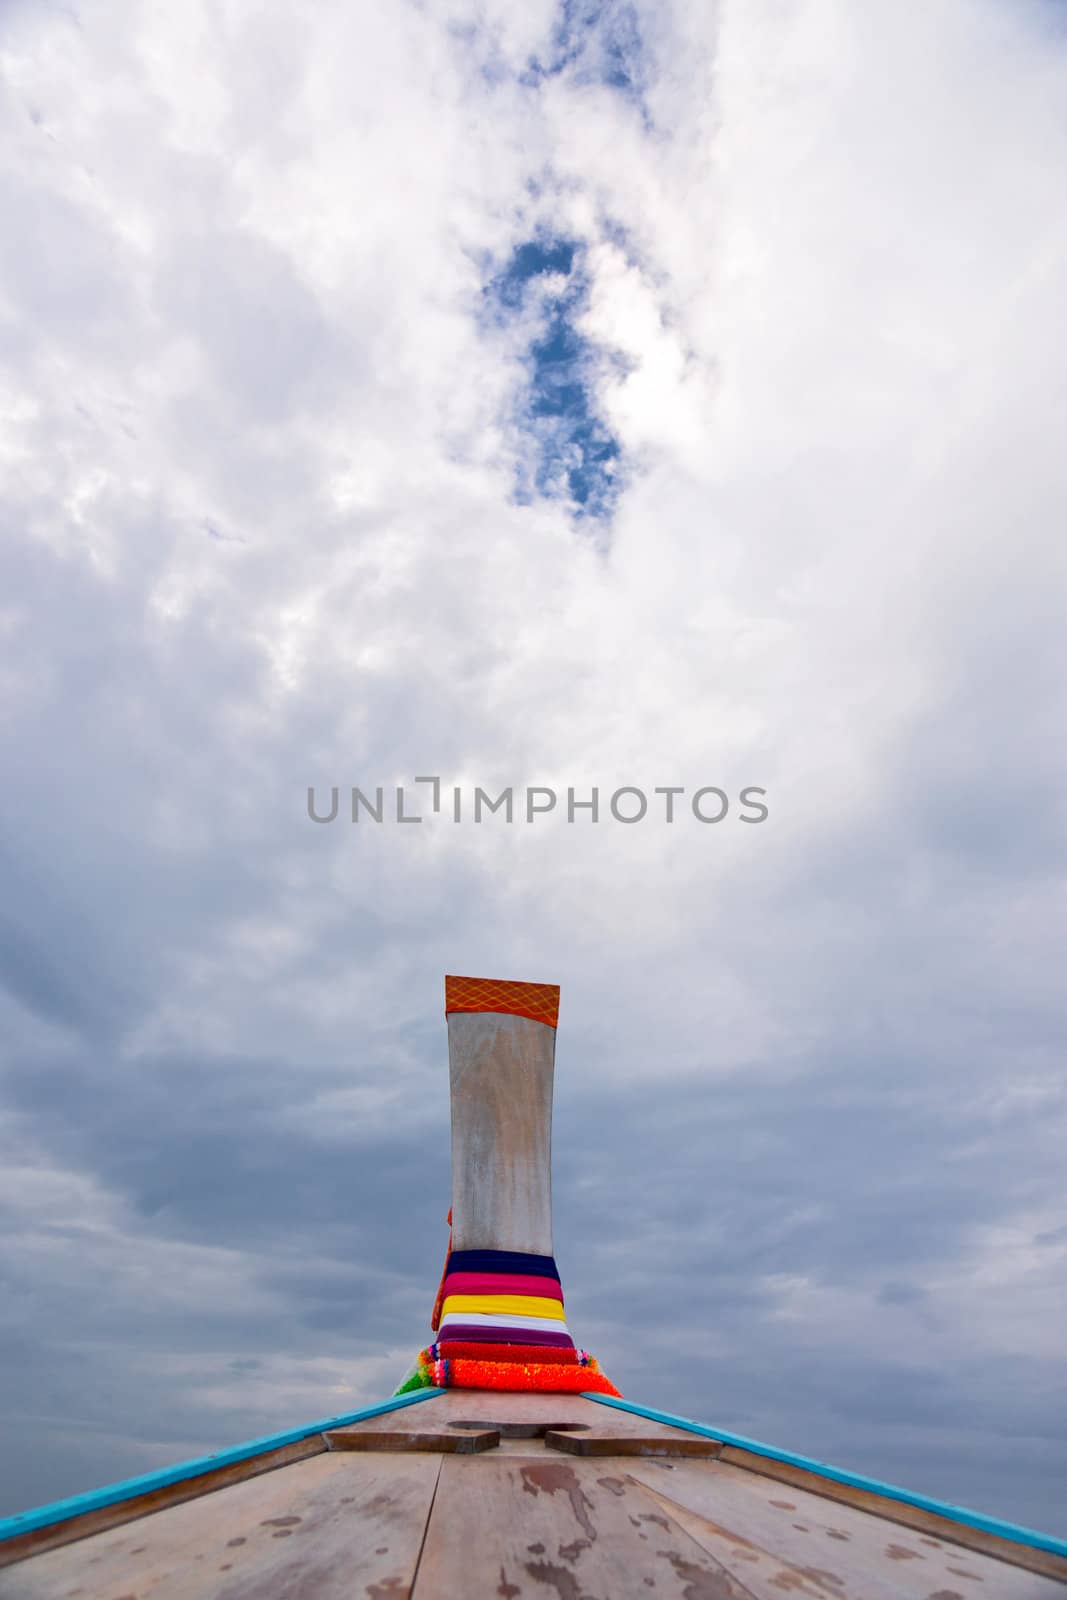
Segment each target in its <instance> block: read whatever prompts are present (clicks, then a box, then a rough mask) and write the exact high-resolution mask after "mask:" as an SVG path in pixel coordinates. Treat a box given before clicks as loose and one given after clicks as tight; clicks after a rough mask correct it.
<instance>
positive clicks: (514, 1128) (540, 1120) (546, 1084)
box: [448, 1011, 556, 1256]
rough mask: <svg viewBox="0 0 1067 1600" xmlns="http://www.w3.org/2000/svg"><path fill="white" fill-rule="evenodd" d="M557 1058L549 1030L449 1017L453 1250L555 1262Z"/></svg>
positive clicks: (513, 1020) (489, 1015) (506, 1020)
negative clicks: (517, 1253) (514, 1253)
mask: <svg viewBox="0 0 1067 1600" xmlns="http://www.w3.org/2000/svg"><path fill="white" fill-rule="evenodd" d="M555 1051H556V1030H555V1029H554V1028H550V1027H549V1026H548V1024H547V1023H544V1022H533V1021H531V1019H530V1018H529V1017H511V1016H500V1015H498V1014H497V1013H495V1012H485V1011H482V1012H475V1011H457V1012H452V1013H451V1014H450V1016H449V1018H448V1069H449V1083H450V1090H451V1102H452V1246H453V1249H456V1250H524V1251H528V1252H532V1253H533V1254H534V1255H546V1256H550V1255H551V1254H552V1174H551V1162H552V1074H553V1066H554V1062H555Z"/></svg>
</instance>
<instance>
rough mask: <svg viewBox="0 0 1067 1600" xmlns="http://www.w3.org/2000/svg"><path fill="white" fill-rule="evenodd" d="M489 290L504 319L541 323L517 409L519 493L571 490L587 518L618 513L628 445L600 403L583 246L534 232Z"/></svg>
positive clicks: (497, 316)
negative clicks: (587, 328)
mask: <svg viewBox="0 0 1067 1600" xmlns="http://www.w3.org/2000/svg"><path fill="white" fill-rule="evenodd" d="M484 293H485V296H486V301H487V304H488V308H489V310H490V312H491V315H492V317H493V319H494V320H495V321H496V322H497V324H498V325H506V324H508V323H509V322H511V321H513V320H520V319H521V321H522V322H524V323H525V322H528V323H529V326H530V328H531V338H530V342H529V345H528V346H527V350H526V355H525V360H524V366H525V372H526V379H525V383H524V384H523V387H522V391H521V393H520V395H519V398H518V401H517V404H516V410H515V422H516V425H517V428H518V431H519V434H520V438H521V440H522V448H521V450H520V453H519V462H518V465H517V468H516V483H515V498H516V500H518V501H519V502H520V503H521V504H529V503H531V502H532V501H533V500H534V499H536V498H538V497H542V498H548V499H564V500H566V501H567V502H568V504H569V506H570V508H571V510H572V513H573V514H574V515H575V516H576V517H577V518H590V517H591V518H597V519H600V520H606V519H608V518H610V516H611V514H612V512H613V510H614V508H615V503H616V501H617V500H618V496H619V492H620V489H621V486H622V480H621V475H620V467H621V450H620V447H619V442H618V440H617V439H616V438H615V437H614V435H613V434H612V432H611V429H610V427H609V426H608V424H607V422H606V421H605V419H604V418H603V417H602V416H601V415H600V414H599V412H598V409H597V394H596V380H597V376H598V374H599V373H600V372H601V370H602V369H603V366H604V364H605V358H604V356H603V355H602V354H601V352H599V351H598V350H597V348H596V347H595V346H594V345H593V344H592V342H591V341H590V340H589V339H588V338H587V337H586V336H585V334H584V333H583V332H582V331H581V328H580V326H579V319H580V316H581V313H582V312H583V311H584V309H585V307H586V305H587V304H588V297H589V282H588V277H587V275H586V272H585V268H584V258H583V253H582V250H581V247H580V246H579V245H578V244H577V243H576V242H575V241H573V240H571V239H566V238H559V237H553V236H551V235H547V234H543V235H540V236H538V237H536V238H534V239H530V240H527V241H526V242H525V243H523V244H520V245H518V246H516V248H515V249H514V250H513V251H512V254H511V259H510V260H509V261H508V263H507V265H506V267H505V268H504V269H503V271H502V272H500V273H498V274H497V275H496V276H495V277H493V278H492V279H491V280H490V281H489V283H488V284H487V285H486V288H485V291H484Z"/></svg>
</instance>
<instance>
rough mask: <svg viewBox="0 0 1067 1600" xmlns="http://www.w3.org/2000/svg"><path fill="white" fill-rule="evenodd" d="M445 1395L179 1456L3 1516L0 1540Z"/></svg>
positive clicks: (389, 1403)
mask: <svg viewBox="0 0 1067 1600" xmlns="http://www.w3.org/2000/svg"><path fill="white" fill-rule="evenodd" d="M439 1394H444V1390H443V1389H419V1390H416V1391H415V1392H414V1393H413V1394H403V1395H399V1396H397V1397H394V1398H393V1399H392V1400H383V1401H381V1402H380V1403H379V1404H378V1405H375V1406H366V1407H365V1408H364V1409H363V1410H362V1411H346V1412H344V1413H342V1415H341V1416H339V1417H324V1418H323V1420H322V1421H321V1422H308V1423H305V1424H304V1426H303V1427H301V1428H290V1429H289V1430H288V1431H287V1432H286V1433H268V1434H265V1435H264V1437H263V1438H262V1439H250V1440H248V1442H247V1443H246V1444H235V1445H234V1446H233V1447H232V1448H231V1449H229V1450H219V1451H218V1452H217V1453H216V1454H215V1455H212V1456H196V1457H195V1458H194V1459H193V1460H192V1461H179V1462H178V1464H177V1465H176V1466H173V1467H161V1468H160V1470H159V1471H158V1472H145V1473H143V1474H142V1475H141V1477H139V1478H125V1479H123V1481H122V1482H121V1483H112V1484H109V1485H108V1486H107V1487H106V1488H103V1489H90V1490H89V1492H88V1493H87V1494H75V1495H71V1497H70V1499H69V1500H53V1501H52V1504H51V1505H47V1506H38V1507H37V1508H36V1509H35V1510H33V1511H20V1512H18V1513H17V1514H16V1515H15V1516H13V1517H4V1518H0V1542H2V1541H3V1540H5V1539H14V1538H15V1537H16V1535H17V1534H20V1533H32V1532H33V1530H34V1529H36V1528H47V1527H48V1526H49V1524H50V1523H53V1522H66V1521H67V1520H68V1519H69V1518H70V1517H80V1516H81V1515H82V1514H83V1513H84V1512H86V1511H99V1510H100V1509H101V1507H103V1506H114V1505H118V1504H119V1503H120V1502H121V1501H123V1500H133V1499H136V1497H137V1496H138V1495H142V1494H149V1493H150V1492H151V1491H152V1490H153V1489H165V1488H167V1487H168V1485H169V1484H172V1483H181V1482H183V1481H184V1479H186V1478H197V1477H199V1476H200V1474H201V1473H204V1472H213V1471H214V1470H215V1469H216V1468H217V1467H229V1466H232V1465H233V1463H234V1462H236V1461H248V1460H249V1459H250V1458H251V1457H252V1456H262V1455H266V1453H267V1452H268V1451H269V1450H278V1449H280V1448H281V1446H282V1445H285V1444H295V1443H296V1442H297V1440H299V1439H307V1438H310V1436H311V1435H312V1434H313V1433H322V1432H323V1430H324V1429H326V1428H341V1427H344V1426H345V1425H346V1424H347V1423H349V1422H362V1421H363V1420H364V1418H366V1417H380V1416H381V1415H382V1414H383V1412H386V1411H399V1410H400V1408H401V1407H402V1406H411V1405H415V1404H417V1403H418V1401H420V1400H432V1399H434V1397H435V1396H436V1395H439Z"/></svg>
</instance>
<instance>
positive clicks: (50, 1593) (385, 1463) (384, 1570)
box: [0, 1454, 442, 1600]
mask: <svg viewBox="0 0 1067 1600" xmlns="http://www.w3.org/2000/svg"><path fill="white" fill-rule="evenodd" d="M441 1459H442V1458H441V1457H440V1456H434V1455H424V1456H385V1457H378V1458H374V1457H370V1456H351V1455H347V1454H345V1455H330V1454H323V1455H320V1456H318V1457H316V1458H315V1459H314V1460H310V1461H304V1462H301V1463H299V1464H298V1465H296V1466H293V1467H288V1468H286V1469H284V1470H283V1471H281V1472H276V1473H270V1474H268V1475H266V1476H265V1477H261V1478H254V1479H251V1480H250V1481H248V1482H246V1483H239V1484H235V1485H233V1486H232V1487H230V1488H227V1489H220V1490H219V1491H218V1492H217V1493H215V1494H208V1495H204V1496H203V1497H202V1498H201V1499H199V1500H194V1501H190V1502H187V1503H186V1504H185V1505H181V1506H173V1507H171V1508H169V1509H168V1510H165V1511H160V1512H159V1513H157V1514H156V1515H155V1516H153V1517H151V1518H148V1519H147V1520H144V1521H141V1522H136V1523H132V1524H129V1525H127V1526H126V1527H124V1528H116V1529H113V1530H111V1531H110V1532H107V1533H102V1534H99V1535H97V1537H96V1538H94V1539H92V1540H90V1541H88V1542H85V1541H83V1542H79V1543H77V1544H72V1545H68V1546H66V1547H65V1548H63V1549H61V1550H52V1551H49V1552H48V1553H47V1554H44V1555H39V1556H36V1557H34V1558H33V1559H32V1560H30V1561H26V1562H20V1563H18V1565H16V1566H12V1567H8V1568H6V1569H5V1570H4V1571H3V1572H0V1600H142V1597H148V1596H150V1597H151V1600H352V1597H353V1596H357V1595H358V1596H360V1597H361V1600H362V1597H367V1600H398V1597H402V1596H404V1595H407V1594H408V1593H409V1592H410V1589H411V1585H412V1582H413V1580H414V1575H415V1569H416V1566H417V1564H418V1558H419V1550H420V1547H421V1545H422V1540H423V1535H424V1532H425V1529H426V1520H427V1517H428V1516H429V1511H430V1505H431V1503H432V1501H433V1495H434V1488H435V1486H436V1483H437V1476H438V1472H439V1470H440V1463H441Z"/></svg>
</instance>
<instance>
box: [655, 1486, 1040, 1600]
mask: <svg viewBox="0 0 1067 1600" xmlns="http://www.w3.org/2000/svg"><path fill="white" fill-rule="evenodd" d="M626 1470H627V1472H628V1473H629V1474H630V1475H631V1476H632V1477H633V1478H634V1481H635V1482H638V1483H641V1484H642V1485H643V1486H644V1487H645V1488H647V1489H648V1490H650V1491H651V1492H653V1493H655V1494H656V1495H657V1496H658V1497H659V1498H660V1499H661V1500H662V1503H663V1505H664V1507H665V1509H666V1510H667V1512H668V1513H669V1514H670V1515H672V1516H674V1517H675V1519H676V1520H677V1521H678V1522H679V1523H680V1525H681V1526H682V1527H684V1528H685V1529H686V1531H687V1532H688V1533H690V1534H691V1535H692V1537H694V1538H695V1539H696V1540H697V1541H698V1542H699V1543H700V1544H701V1545H702V1546H703V1547H704V1548H705V1549H707V1550H709V1551H710V1552H711V1553H712V1554H713V1555H715V1556H716V1557H717V1558H718V1559H719V1560H720V1561H722V1562H723V1564H724V1565H725V1566H727V1567H728V1568H729V1569H730V1570H731V1571H735V1572H738V1573H740V1574H742V1575H744V1577H745V1581H746V1582H748V1583H749V1584H750V1586H751V1587H752V1588H753V1590H754V1591H755V1592H757V1593H758V1594H759V1595H760V1596H761V1597H764V1596H765V1597H766V1600H775V1594H776V1591H777V1593H780V1592H781V1588H782V1586H783V1585H782V1584H781V1583H780V1582H778V1581H777V1580H776V1574H778V1573H779V1572H780V1571H781V1570H782V1569H784V1568H787V1567H788V1568H790V1569H791V1570H792V1571H793V1572H794V1573H796V1574H798V1575H799V1577H798V1581H803V1583H804V1584H805V1585H806V1587H807V1590H809V1591H810V1590H812V1589H814V1590H816V1591H819V1592H821V1591H823V1590H828V1591H829V1592H830V1593H832V1594H836V1595H837V1596H838V1597H839V1600H926V1597H927V1596H929V1595H932V1594H937V1595H941V1596H948V1595H953V1594H955V1595H957V1596H960V1597H961V1600H970V1597H976V1596H982V1597H983V1600H1044V1597H1046V1596H1047V1597H1048V1600H1056V1597H1058V1596H1062V1594H1063V1590H1062V1587H1061V1586H1060V1585H1059V1584H1058V1583H1056V1582H1055V1581H1053V1580H1051V1579H1047V1578H1042V1577H1037V1576H1035V1575H1033V1574H1031V1573H1029V1572H1026V1571H1024V1570H1022V1569H1021V1568H1018V1567H1009V1566H1007V1565H1005V1564H1004V1563H1002V1562H1000V1561H996V1560H994V1559H992V1558H991V1557H989V1556H985V1555H981V1554H978V1553H977V1552H973V1551H966V1552H965V1551H964V1550H963V1549H962V1548H961V1547H960V1546H959V1545H958V1544H956V1543H954V1542H950V1541H948V1540H947V1539H944V1538H941V1537H937V1536H933V1535H929V1534H927V1535H922V1536H920V1535H918V1534H913V1533H911V1532H904V1531H903V1530H902V1529H901V1528H900V1526H899V1525H898V1524H895V1523H892V1522H886V1521H885V1519H884V1518H882V1517H880V1516H877V1515H872V1514H871V1513H870V1512H868V1511H865V1510H860V1509H858V1508H856V1507H852V1506H846V1505H842V1504H840V1503H835V1502H834V1501H831V1500H828V1499H827V1498H826V1497H825V1496H823V1495H820V1494H814V1493H810V1492H808V1491H807V1490H804V1489H800V1488H794V1487H790V1488H788V1489H786V1488H783V1486H782V1485H781V1483H779V1482H776V1481H775V1480H774V1479H771V1478H767V1477H764V1478H761V1477H759V1476H758V1475H756V1474H755V1473H751V1472H748V1471H745V1470H744V1469H742V1468H740V1467H737V1466H730V1465H726V1464H724V1463H723V1462H722V1461H720V1462H717V1463H713V1464H709V1465H706V1466H705V1465H697V1464H696V1463H693V1464H690V1463H689V1462H670V1463H668V1462H647V1463H646V1462H639V1461H635V1462H632V1463H629V1464H628V1465H627V1469H626Z"/></svg>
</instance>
